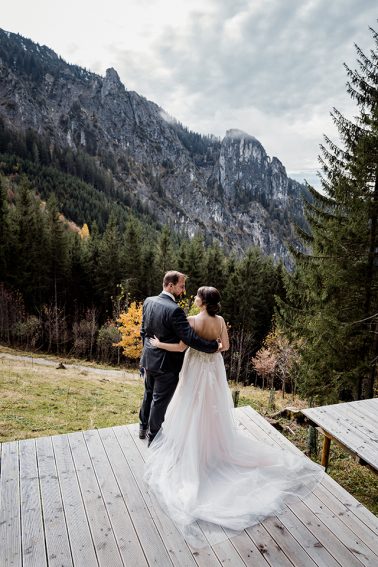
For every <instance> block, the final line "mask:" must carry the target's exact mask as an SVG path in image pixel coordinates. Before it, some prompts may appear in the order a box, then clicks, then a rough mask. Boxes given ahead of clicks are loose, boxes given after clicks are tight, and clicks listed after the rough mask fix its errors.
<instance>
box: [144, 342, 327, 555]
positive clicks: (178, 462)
mask: <svg viewBox="0 0 378 567" xmlns="http://www.w3.org/2000/svg"><path fill="white" fill-rule="evenodd" d="M323 474H324V471H323V469H322V468H321V467H320V466H319V465H317V464H316V463H313V462H312V461H310V460H309V459H308V458H306V457H305V456H303V457H301V456H299V455H297V454H292V453H290V452H287V451H284V450H281V449H279V448H277V449H276V448H272V447H271V446H269V445H265V444H264V443H262V442H258V441H255V440H254V439H252V438H251V437H250V436H249V435H248V434H247V433H245V432H243V431H242V430H240V429H239V428H238V426H237V424H236V422H235V419H234V414H233V403H232V397H231V394H230V390H229V388H228V385H227V379H226V372H225V367H224V362H223V357H222V355H221V354H220V353H214V354H204V353H201V352H198V351H195V350H193V349H188V350H187V352H186V354H185V359H184V365H183V368H182V371H181V373H180V379H179V384H178V386H177V389H176V391H175V394H174V396H173V398H172V400H171V403H170V404H169V406H168V409H167V413H166V416H165V421H164V423H163V426H162V428H161V430H160V431H159V433H158V434H157V436H156V437H155V439H154V441H153V442H152V444H151V446H150V448H149V455H148V458H147V461H146V465H145V476H144V478H145V481H146V482H147V484H148V486H149V489H150V490H151V491H152V492H153V493H154V494H155V496H156V497H157V500H158V502H159V504H160V506H161V507H162V508H163V510H165V512H166V513H167V514H168V515H169V516H170V517H171V518H172V519H173V521H174V522H175V524H176V526H177V527H178V528H179V529H180V530H181V531H182V533H183V534H184V537H185V538H186V539H187V541H188V542H189V543H190V544H191V545H192V546H194V547H202V546H203V545H206V544H207V541H208V540H206V538H204V535H203V532H204V531H205V533H209V530H210V531H211V528H212V527H213V528H214V532H215V531H217V532H218V533H219V531H220V526H222V527H223V528H228V529H229V530H236V531H237V532H239V531H240V530H243V529H245V528H246V527H248V526H252V525H254V524H256V523H259V522H261V521H262V520H263V519H264V518H266V517H267V516H271V515H276V514H278V513H279V512H280V511H282V509H283V507H284V504H285V503H286V502H288V501H289V500H290V499H291V498H292V497H298V496H299V497H300V498H304V497H305V496H306V494H308V493H309V492H311V491H312V490H313V488H314V487H315V486H316V484H317V483H318V482H319V481H320V480H321V478H322V476H323ZM198 521H200V522H198ZM204 522H205V523H206V530H204V528H203V526H204ZM221 531H222V532H223V533H226V534H227V533H228V535H230V534H229V532H227V529H226V530H221Z"/></svg>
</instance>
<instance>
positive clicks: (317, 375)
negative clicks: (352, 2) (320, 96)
mask: <svg viewBox="0 0 378 567" xmlns="http://www.w3.org/2000/svg"><path fill="white" fill-rule="evenodd" d="M371 31H372V33H373V37H374V40H375V49H374V50H372V51H371V57H370V59H369V58H368V57H367V56H366V55H365V54H364V53H363V52H362V51H361V50H360V48H359V47H356V49H357V54H358V70H354V71H353V70H351V69H349V68H348V67H346V69H347V74H348V77H349V82H348V83H347V90H348V92H349V94H350V95H351V97H352V98H353V99H354V100H355V102H356V104H357V108H358V109H359V115H358V117H357V118H356V120H355V122H352V121H350V120H347V119H346V118H344V117H343V116H342V114H341V113H340V112H339V111H337V110H336V109H334V110H333V112H332V116H333V119H334V122H335V124H336V126H337V129H338V132H339V136H340V139H341V141H342V147H338V146H337V145H336V144H335V143H333V142H332V141H331V140H330V139H329V138H328V137H325V144H324V145H323V146H321V150H322V156H321V158H320V161H321V165H322V178H321V179H322V188H323V191H322V193H320V192H318V191H316V190H315V189H313V188H310V191H311V194H312V202H311V203H307V205H306V216H307V219H308V222H309V225H310V229H311V234H310V233H306V232H305V231H303V230H302V229H298V233H299V236H300V237H301V238H302V241H303V244H304V246H307V249H308V250H310V252H308V253H303V252H299V251H298V250H294V251H293V253H294V256H295V258H296V263H297V270H296V273H295V274H294V275H293V276H292V277H290V276H288V277H287V303H288V305H284V304H282V305H281V307H280V313H281V316H282V318H283V320H284V321H285V322H286V329H287V330H289V331H290V333H291V335H292V336H296V337H297V339H299V343H300V345H301V347H300V350H301V374H302V381H301V383H300V384H299V386H300V389H301V390H302V393H303V394H305V395H306V396H307V397H310V398H313V399H315V400H316V401H317V402H323V401H336V400H337V399H360V398H363V397H372V396H373V392H374V382H375V371H376V360H377V356H378V343H377V340H378V339H377V332H376V331H377V330H378V329H377V315H376V314H377V311H378V293H377V292H378V272H377V268H378V235H377V217H378V69H377V64H378V50H377V48H378V35H377V33H376V32H374V31H373V30H371ZM290 306H291V308H290Z"/></svg>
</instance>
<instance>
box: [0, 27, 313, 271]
mask: <svg viewBox="0 0 378 567" xmlns="http://www.w3.org/2000/svg"><path fill="white" fill-rule="evenodd" d="M0 76H1V81H0V120H2V121H3V123H4V124H6V125H8V126H9V128H11V129H13V131H17V132H18V133H22V132H23V133H25V135H26V133H27V132H29V138H30V131H34V133H35V135H36V136H37V135H38V136H40V137H41V138H43V141H42V142H41V144H42V145H41V148H42V149H43V144H48V145H47V148H48V150H47V152H46V156H45V159H46V160H48V159H50V160H54V149H55V148H56V149H60V151H62V152H65V151H67V150H69V152H72V153H74V154H75V153H79V152H80V153H81V154H84V155H85V154H87V155H88V156H89V158H90V159H91V160H93V161H91V162H90V164H91V166H90V168H89V166H88V168H89V170H91V168H92V166H93V163H94V162H95V163H98V164H100V165H101V166H102V167H103V168H105V169H106V171H107V172H108V173H109V176H110V177H111V182H112V184H113V185H114V188H115V191H118V192H119V193H120V194H122V195H123V196H124V197H125V199H127V202H129V203H131V205H130V206H131V207H133V206H135V208H138V207H139V209H141V208H142V209H143V211H146V212H147V213H148V214H150V215H151V216H153V217H154V218H155V219H157V220H158V221H159V222H160V223H162V224H168V225H170V226H171V228H172V230H176V231H178V232H183V233H186V234H188V235H193V234H196V233H198V232H201V233H202V234H203V235H204V236H205V237H206V239H207V240H208V241H211V240H215V241H218V242H219V243H220V244H221V245H223V246H224V248H226V249H228V250H233V251H235V252H237V253H243V252H244V251H245V250H246V249H247V248H248V247H249V246H251V245H254V246H258V247H260V248H261V250H262V251H263V252H264V253H266V254H271V255H273V256H275V257H276V258H283V259H284V260H285V261H286V262H287V263H288V262H290V260H289V253H288V248H287V243H288V242H290V241H292V240H293V238H294V233H293V230H292V219H293V220H294V221H295V222H296V223H297V224H301V223H302V222H304V221H303V206H302V200H301V198H302V194H303V192H304V191H305V189H304V188H303V186H301V185H300V184H299V183H297V182H295V181H292V180H291V179H289V178H288V177H287V174H286V171H285V168H284V166H283V165H282V164H281V162H280V161H279V160H278V159H277V158H273V159H272V160H271V159H270V158H269V156H268V155H267V153H266V151H265V149H264V147H263V146H262V144H261V143H260V142H259V140H257V139H256V138H255V137H254V136H251V135H250V134H248V133H246V132H244V131H242V130H240V129H238V128H232V129H229V130H227V132H226V134H225V137H224V138H223V140H222V141H220V140H218V139H216V138H213V137H211V136H201V135H200V134H197V133H195V132H191V131H190V130H188V129H187V128H185V126H182V125H181V124H180V123H178V122H177V121H175V120H174V119H171V117H169V118H168V115H167V114H166V113H165V112H164V110H163V109H161V108H160V107H159V106H158V105H156V104H155V103H153V102H151V101H148V100H146V99H145V98H144V97H142V96H140V95H139V94H138V93H136V92H133V91H128V90H126V88H125V86H124V85H123V83H122V82H121V79H120V77H119V75H118V73H117V71H116V70H115V69H114V68H112V67H111V68H109V69H107V70H106V74H105V77H100V76H99V75H97V74H95V73H92V72H89V71H86V70H84V69H82V68H80V67H78V66H76V65H71V64H69V63H66V62H65V61H64V60H63V59H62V58H61V57H59V56H58V55H56V54H55V53H54V52H53V51H51V50H49V48H47V47H45V46H43V47H41V46H38V45H37V44H35V43H33V42H32V41H31V40H29V39H25V38H23V37H22V36H20V35H17V34H14V33H10V32H3V31H2V30H0ZM0 126H1V124H0ZM0 141H1V140H0ZM37 149H38V148H37ZM3 151H4V150H3ZM7 151H9V152H12V148H11V147H10V149H9V150H7ZM36 154H38V152H36ZM36 159H37V162H38V159H40V158H38V155H37V158H36ZM70 159H71V161H72V158H70ZM53 163H54V164H56V161H53ZM57 167H58V166H57ZM74 174H75V175H77V176H79V177H80V172H75V171H74ZM92 177H94V178H95V175H93V176H92ZM93 184H94V186H95V181H94V182H93ZM51 190H53V188H51ZM60 198H61V199H62V202H63V200H64V198H65V195H64V194H62V195H61V197H60ZM82 198H84V197H82ZM63 210H64V207H63ZM69 213H70V214H71V217H72V218H71V220H73V221H75V220H76V219H75V208H74V207H73V208H71V209H70V211H69ZM91 214H92V211H88V212H87V215H88V219H87V220H88V221H90V220H91V218H90V216H91ZM93 214H94V213H93ZM98 214H100V215H101V214H102V215H106V214H107V212H106V211H105V212H104V211H100V212H99V213H98ZM66 216H69V214H67V215H66ZM92 220H93V219H92Z"/></svg>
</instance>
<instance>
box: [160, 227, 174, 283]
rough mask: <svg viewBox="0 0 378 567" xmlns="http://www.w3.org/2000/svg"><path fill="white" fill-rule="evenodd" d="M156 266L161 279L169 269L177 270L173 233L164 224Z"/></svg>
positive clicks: (161, 279)
mask: <svg viewBox="0 0 378 567" xmlns="http://www.w3.org/2000/svg"><path fill="white" fill-rule="evenodd" d="M156 268H157V273H158V278H159V281H160V282H162V281H163V277H164V274H165V273H166V272H168V271H169V270H176V255H175V253H174V247H173V243H172V234H171V231H170V229H169V228H168V226H166V225H165V226H164V227H163V230H162V231H161V234H160V237H159V239H158V242H157V249H156Z"/></svg>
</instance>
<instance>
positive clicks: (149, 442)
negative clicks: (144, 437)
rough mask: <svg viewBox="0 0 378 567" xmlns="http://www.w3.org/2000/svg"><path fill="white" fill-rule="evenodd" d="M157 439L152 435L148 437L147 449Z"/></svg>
mask: <svg viewBox="0 0 378 567" xmlns="http://www.w3.org/2000/svg"><path fill="white" fill-rule="evenodd" d="M154 438H155V437H151V435H149V436H148V444H147V447H149V446H150V445H151V443H152V441H153V440H154Z"/></svg>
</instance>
